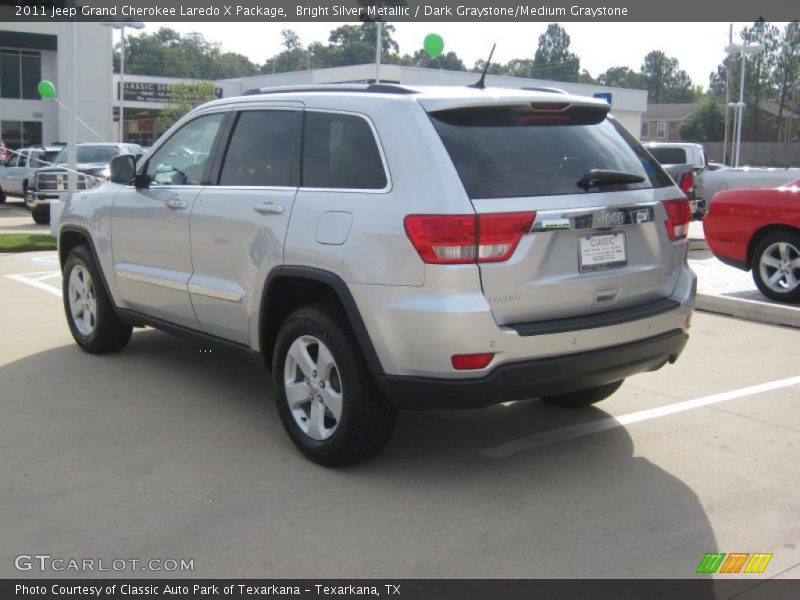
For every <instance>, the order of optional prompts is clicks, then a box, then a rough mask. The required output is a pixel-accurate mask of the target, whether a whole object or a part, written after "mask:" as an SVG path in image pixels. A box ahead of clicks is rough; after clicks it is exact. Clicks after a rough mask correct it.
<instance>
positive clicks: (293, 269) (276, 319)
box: [258, 266, 383, 379]
mask: <svg viewBox="0 0 800 600" xmlns="http://www.w3.org/2000/svg"><path fill="white" fill-rule="evenodd" d="M317 302H326V303H330V304H333V305H335V306H336V307H337V308H338V309H339V310H340V311H341V313H342V315H343V316H344V317H345V318H346V319H347V324H348V325H349V326H350V328H351V330H352V331H353V334H354V335H355V337H356V341H357V342H358V345H359V348H360V349H361V353H362V355H363V356H364V359H365V360H366V363H367V367H368V368H369V370H370V372H371V373H372V374H373V376H375V375H382V374H383V367H382V366H381V363H380V360H379V359H378V354H377V352H376V351H375V347H374V346H373V344H372V340H371V339H370V337H369V333H368V332H367V327H366V325H365V324H364V320H363V319H362V318H361V314H360V313H359V310H358V306H357V305H356V302H355V299H354V298H353V295H352V294H351V293H350V290H349V288H348V287H347V284H346V283H345V282H344V280H342V279H341V278H340V277H339V276H338V275H336V274H334V273H331V272H330V271H325V270H322V269H316V268H313V267H300V266H280V267H275V268H274V269H273V270H272V271H271V272H270V274H269V275H268V277H267V281H266V283H265V285H264V292H263V294H262V297H261V304H260V309H259V327H258V335H259V348H260V349H261V354H262V356H263V357H264V361H265V363H266V364H267V368H271V366H272V356H273V350H274V347H275V340H276V339H277V336H278V331H279V330H280V327H281V325H282V324H283V322H284V320H285V319H286V317H288V316H289V315H290V314H291V313H292V312H293V311H294V310H295V309H297V308H300V307H301V306H304V305H308V304H314V303H317ZM376 379H379V378H376Z"/></svg>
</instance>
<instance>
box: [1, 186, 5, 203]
mask: <svg viewBox="0 0 800 600" xmlns="http://www.w3.org/2000/svg"><path fill="white" fill-rule="evenodd" d="M5 203H6V193H5V192H4V191H3V188H0V204H5Z"/></svg>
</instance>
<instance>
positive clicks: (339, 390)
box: [272, 305, 397, 467]
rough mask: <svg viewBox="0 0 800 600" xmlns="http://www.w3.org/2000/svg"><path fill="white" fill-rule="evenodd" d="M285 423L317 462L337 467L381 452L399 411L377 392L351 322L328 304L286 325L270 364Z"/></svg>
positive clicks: (303, 311) (291, 318) (307, 310)
mask: <svg viewBox="0 0 800 600" xmlns="http://www.w3.org/2000/svg"><path fill="white" fill-rule="evenodd" d="M272 377H273V381H274V387H275V402H276V404H277V408H278V413H279V414H280V417H281V421H282V422H283V426H284V427H285V428H286V431H287V432H288V433H289V436H290V437H291V438H292V441H293V442H294V443H295V445H296V446H297V447H298V449H299V450H300V451H301V452H302V453H303V454H305V456H306V457H308V458H309V459H311V460H312V461H314V462H316V463H319V464H321V465H325V466H328V467H334V466H339V465H344V464H347V463H352V462H356V461H358V460H362V459H365V458H368V457H370V456H372V455H374V454H377V453H378V452H379V451H380V450H381V449H382V448H383V446H384V445H385V444H386V442H387V441H388V440H389V437H390V436H391V434H392V431H393V430H394V424H395V421H396V419H397V412H396V411H395V409H394V408H393V407H392V406H390V405H389V403H388V402H387V401H386V399H385V398H384V397H383V396H382V395H381V393H380V392H379V391H378V389H377V387H376V386H375V383H374V382H373V381H372V377H371V375H370V373H369V370H368V369H367V366H366V364H365V362H364V358H363V357H362V356H361V351H360V349H359V347H358V344H357V342H356V340H355V338H354V336H353V334H352V332H351V331H350V328H349V327H348V326H347V321H346V319H345V318H344V317H343V316H342V315H340V314H339V313H338V312H337V311H336V310H335V309H333V308H332V307H330V306H327V305H317V306H311V307H307V308H301V309H299V310H296V311H295V312H293V313H292V314H291V315H289V317H288V318H287V319H286V321H284V323H283V325H282V326H281V329H280V332H279V333H278V339H277V340H276V342H275V352H274V358H273V364H272Z"/></svg>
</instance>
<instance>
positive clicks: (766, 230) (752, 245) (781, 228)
mask: <svg viewBox="0 0 800 600" xmlns="http://www.w3.org/2000/svg"><path fill="white" fill-rule="evenodd" d="M782 232H785V233H791V234H794V235H800V229H798V228H797V227H793V226H792V225H788V224H786V223H772V224H770V225H764V226H763V227H761V228H759V229H757V230H756V231H755V233H753V235H752V237H751V238H750V242H749V243H748V244H747V267H748V268H752V266H753V253H754V252H755V250H756V248H757V247H758V245H759V244H760V243H761V242H762V241H763V240H764V239H765V238H767V237H768V236H770V235H772V234H773V233H782Z"/></svg>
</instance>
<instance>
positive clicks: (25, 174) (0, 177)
mask: <svg viewBox="0 0 800 600" xmlns="http://www.w3.org/2000/svg"><path fill="white" fill-rule="evenodd" d="M60 151H61V147H60V146H34V147H32V148H22V149H21V150H16V151H13V152H11V151H9V152H8V154H9V157H8V160H7V161H6V162H5V163H3V164H2V165H0V204H2V203H3V202H5V201H6V195H8V194H11V195H12V196H20V197H21V198H24V197H25V192H26V191H27V190H28V187H30V184H31V183H33V179H34V177H35V176H36V169H39V168H41V167H46V166H49V165H50V164H51V161H52V160H53V158H54V157H55V156H56V154H58V153H59V152H60Z"/></svg>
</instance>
